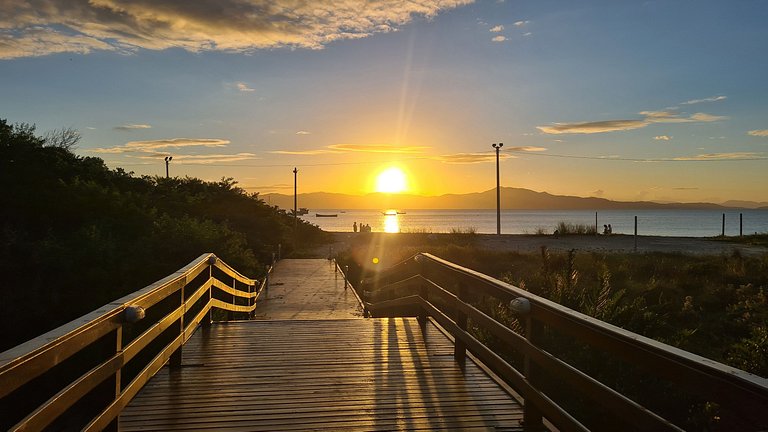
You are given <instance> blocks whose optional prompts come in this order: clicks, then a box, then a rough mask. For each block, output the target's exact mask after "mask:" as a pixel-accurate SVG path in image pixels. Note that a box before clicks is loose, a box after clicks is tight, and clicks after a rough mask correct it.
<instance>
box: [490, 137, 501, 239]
mask: <svg viewBox="0 0 768 432" xmlns="http://www.w3.org/2000/svg"><path fill="white" fill-rule="evenodd" d="M491 147H493V148H495V149H496V235H501V186H500V184H499V150H501V148H502V147H504V143H498V144H496V143H493V144H491Z"/></svg>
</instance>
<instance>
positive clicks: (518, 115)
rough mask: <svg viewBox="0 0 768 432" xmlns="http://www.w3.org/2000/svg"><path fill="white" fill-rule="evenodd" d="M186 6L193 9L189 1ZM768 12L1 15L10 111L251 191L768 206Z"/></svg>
mask: <svg viewBox="0 0 768 432" xmlns="http://www.w3.org/2000/svg"><path fill="white" fill-rule="evenodd" d="M187 3H191V4H187ZM767 21H768V3H767V2H765V1H729V2H724V1H676V0H669V1H647V2H640V1H631V2H630V1H578V2H574V1H546V0H545V1H522V0H521V1H513V0H506V1H477V2H471V1H469V0H444V1H431V0H420V1H413V2H406V1H368V2H364V1H361V0H345V1H338V2H299V1H288V0H274V1H269V2H267V1H262V0H220V1H214V0H204V1H197V2H183V1H180V0H156V1H149V0H146V1H124V0H98V1H93V2H90V3H89V2H87V1H84V0H71V1H64V0H44V1H30V2H11V1H5V0H0V76H2V77H3V79H2V80H0V94H1V95H2V98H0V118H6V119H7V120H9V121H11V122H28V123H35V124H37V126H38V130H39V131H41V132H43V131H46V130H50V129H55V128H61V127H73V128H76V129H78V130H79V131H80V132H81V133H82V135H83V139H82V141H81V143H80V145H79V147H78V150H77V151H78V153H79V154H82V155H88V156H98V157H101V158H103V159H104V160H105V161H107V163H108V164H109V165H110V166H112V167H116V166H123V167H125V168H126V169H128V170H131V171H134V172H136V173H137V174H151V175H155V174H157V175H161V174H164V171H165V169H164V162H163V158H164V157H165V156H168V155H171V156H173V157H174V159H173V161H172V164H171V173H172V175H192V176H198V177H202V178H206V179H211V180H214V179H219V178H221V177H234V178H235V179H237V180H238V181H239V182H240V184H241V186H244V187H246V188H248V190H250V191H253V192H257V191H258V192H262V193H266V192H272V191H277V192H286V193H289V192H292V186H293V185H292V182H293V175H292V172H291V170H292V169H293V167H294V166H297V167H298V168H299V170H300V189H301V190H302V191H304V192H311V191H329V192H345V193H355V194H363V193H367V192H370V191H371V190H372V187H373V186H372V185H373V184H374V183H375V177H376V174H377V173H378V172H381V171H383V170H385V169H386V168H388V167H390V166H397V167H399V168H400V169H402V170H403V171H404V172H406V173H407V176H408V182H409V185H410V190H411V191H412V192H414V193H422V194H429V195H436V194H443V193H464V192H472V191H482V190H487V189H490V188H492V187H494V186H495V171H494V169H495V167H494V163H495V159H494V154H493V152H492V149H491V147H490V144H491V143H495V142H504V151H503V152H502V155H501V156H502V162H501V177H502V184H503V185H505V186H515V187H526V188H530V189H534V190H539V191H547V192H551V193H556V194H572V195H580V196H602V197H606V198H611V199H620V200H629V199H648V200H675V201H717V202H719V201H725V200H729V199H743V200H753V201H768V192H766V191H767V190H768V188H766V186H768V103H767V102H766V101H768V80H766V78H765V77H767V76H768V56H766V52H768V26H767V25H766V22H767Z"/></svg>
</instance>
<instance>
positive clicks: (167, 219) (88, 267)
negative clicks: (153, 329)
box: [0, 119, 324, 350]
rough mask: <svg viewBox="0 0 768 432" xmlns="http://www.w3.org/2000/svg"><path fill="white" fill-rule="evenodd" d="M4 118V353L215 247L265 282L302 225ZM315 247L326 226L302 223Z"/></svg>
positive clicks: (209, 185) (71, 135)
mask: <svg viewBox="0 0 768 432" xmlns="http://www.w3.org/2000/svg"><path fill="white" fill-rule="evenodd" d="M77 139H78V136H77V134H76V132H73V131H71V130H63V131H56V132H54V133H52V134H47V135H44V136H42V137H40V136H37V135H36V134H35V129H34V127H33V126H30V125H25V124H21V125H9V124H8V123H7V122H6V121H5V120H2V119H0V184H1V185H2V188H0V203H1V205H0V214H1V216H0V272H1V273H2V274H3V283H2V284H0V296H2V301H0V350H2V349H6V348H9V347H11V346H14V345H16V344H17V343H19V342H22V341H24V340H27V339H29V338H31V337H34V336H36V335H38V334H40V333H42V332H44V331H47V330H49V329H51V328H54V327H56V326H58V325H60V324H62V323H65V322H67V321H69V320H71V319H74V318H76V317H78V316H80V315H82V314H84V313H87V312H89V311H91V310H93V309H95V308H97V307H99V306H101V305H103V304H105V303H107V302H109V301H111V300H114V299H116V298H119V297H120V296H122V295H125V294H127V293H130V292H133V291H135V290H137V289H139V288H141V287H143V286H145V285H147V284H149V283H151V282H153V281H155V280H157V279H160V278H162V277H164V276H166V275H168V274H170V273H172V272H173V271H175V270H177V269H178V268H180V267H182V266H183V265H185V264H187V263H188V262H190V261H192V260H193V259H194V258H196V257H197V256H199V255H200V254H202V253H204V252H214V253H215V254H217V255H218V256H220V257H221V258H222V259H223V260H225V261H226V262H227V263H229V264H231V265H232V266H234V267H235V268H237V269H238V270H239V271H241V272H243V273H245V274H247V275H249V276H251V277H257V276H259V275H260V274H261V272H263V271H264V268H265V264H267V263H269V262H271V259H272V253H273V252H274V251H276V250H277V247H278V244H282V247H283V249H282V251H283V254H284V255H285V254H288V253H291V252H292V246H293V241H292V238H293V224H294V220H293V218H292V217H291V216H289V215H287V214H286V213H285V212H284V211H280V210H278V209H277V208H275V207H270V206H268V205H267V204H265V203H264V202H263V201H261V200H260V199H259V198H258V196H257V195H256V194H247V193H246V192H245V191H243V190H242V189H240V188H238V187H237V185H236V182H234V181H233V180H232V179H222V180H220V181H218V182H206V181H203V180H200V179H196V178H189V177H187V178H170V179H166V178H160V177H148V176H143V177H136V176H134V175H133V174H132V173H128V172H125V171H124V170H122V169H120V168H118V169H116V170H110V169H108V168H107V167H106V165H105V164H104V162H103V161H102V160H101V159H99V158H94V157H81V156H77V155H75V154H74V153H73V152H72V151H71V149H72V147H73V145H74V144H76V142H77ZM298 235H299V238H301V239H302V242H303V243H304V244H311V243H313V242H318V241H321V240H323V235H324V233H322V231H320V230H319V229H318V228H317V227H315V226H312V225H309V224H307V223H301V224H300V225H299V233H298Z"/></svg>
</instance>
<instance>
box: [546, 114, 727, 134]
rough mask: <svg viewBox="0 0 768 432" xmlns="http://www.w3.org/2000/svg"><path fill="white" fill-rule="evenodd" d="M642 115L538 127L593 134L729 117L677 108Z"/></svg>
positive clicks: (548, 129) (556, 132)
mask: <svg viewBox="0 0 768 432" xmlns="http://www.w3.org/2000/svg"><path fill="white" fill-rule="evenodd" d="M640 115H642V116H643V117H644V118H642V119H624V120H601V121H592V122H579V123H553V124H551V125H548V126H537V127H536V129H538V130H540V131H542V132H544V133H546V134H565V133H571V134H575V133H578V134H593V133H603V132H616V131H626V130H633V129H640V128H643V127H646V126H648V125H650V124H653V123H709V122H715V121H720V120H726V119H728V117H724V116H716V115H711V114H706V113H694V114H691V115H689V116H687V117H686V116H685V115H683V114H681V113H679V112H677V111H675V110H661V111H641V112H640Z"/></svg>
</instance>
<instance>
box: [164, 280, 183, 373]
mask: <svg viewBox="0 0 768 432" xmlns="http://www.w3.org/2000/svg"><path fill="white" fill-rule="evenodd" d="M179 297H181V305H182V307H183V306H184V286H183V285H182V287H181V288H180V289H179ZM178 334H184V313H183V312H182V314H181V316H180V317H179V333H178ZM183 347H184V345H183V344H182V345H180V346H179V347H178V348H176V351H174V352H173V354H171V358H170V359H168V366H170V367H172V368H180V367H181V355H182V354H181V351H182V348H183Z"/></svg>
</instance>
